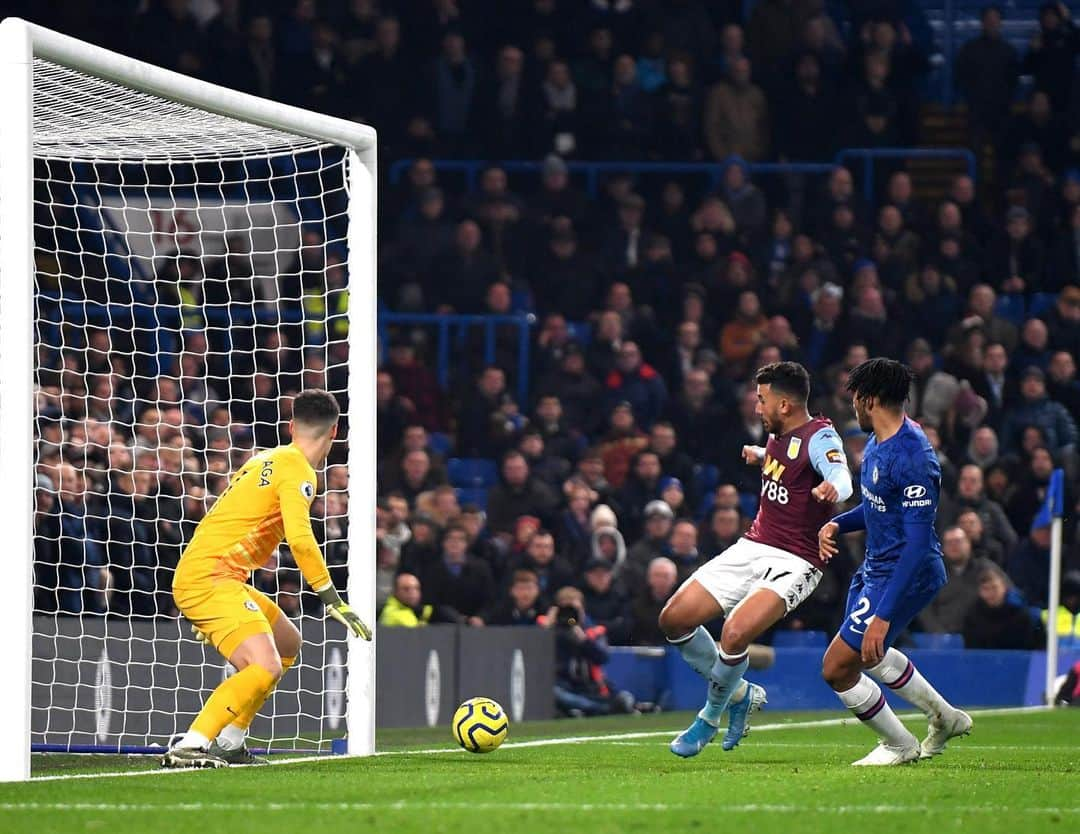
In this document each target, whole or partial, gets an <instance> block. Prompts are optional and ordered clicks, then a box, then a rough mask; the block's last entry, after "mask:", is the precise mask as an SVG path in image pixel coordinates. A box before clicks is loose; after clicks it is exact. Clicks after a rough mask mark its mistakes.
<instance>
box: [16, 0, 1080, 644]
mask: <svg viewBox="0 0 1080 834" xmlns="http://www.w3.org/2000/svg"><path fill="white" fill-rule="evenodd" d="M983 6H984V4H982V3H966V2H954V3H952V4H950V8H951V9H952V10H953V13H954V14H955V15H956V16H957V17H956V19H955V20H953V21H949V22H948V23H947V24H946V22H944V20H943V4H942V3H940V2H930V0H927V2H921V3H920V2H906V1H905V0H872V1H871V0H866V2H839V1H837V2H822V0H759V2H757V3H752V2H746V3H740V2H738V0H728V1H727V2H721V1H720V0H717V1H716V2H699V1H698V0H668V1H667V2H663V1H662V0H653V1H652V2H649V1H648V0H619V1H618V2H614V1H609V0H591V1H590V0H579V2H571V0H535V2H533V0H505V1H500V0H486V2H484V0H479V1H477V0H400V1H399V2H391V0H352V1H351V2H349V0H339V1H338V2H330V0H318V2H316V0H300V2H288V1H287V0H282V2H236V1H235V0H218V2H217V3H216V4H215V3H213V2H209V0H208V2H206V3H193V4H191V8H190V9H189V4H188V3H186V2H182V1H181V0H172V1H171V2H119V1H117V2H108V3H101V4H95V5H94V6H92V7H91V6H89V5H87V4H84V3H77V2H69V3H65V2H51V3H50V2H28V3H3V4H0V10H2V11H3V12H4V14H5V15H7V14H20V15H22V16H24V17H26V18H28V19H31V20H33V21H35V22H39V23H42V24H44V25H46V26H50V27H52V28H56V29H58V30H60V31H63V32H65V33H68V34H72V35H75V36H78V37H80V38H84V39H87V40H89V41H91V42H93V43H97V44H100V45H103V46H106V47H109V48H111V49H115V50H117V51H120V52H122V53H125V54H129V55H133V56H136V57H139V58H142V59H145V60H147V61H150V62H152V63H155V64H159V65H161V66H165V67H169V68H172V69H176V70H179V71H181V72H184V73H188V74H191V75H195V76H197V77H200V78H204V79H207V80H210V81H213V82H215V83H219V84H223V85H226V86H229V87H235V88H238V89H241V90H245V91H248V92H252V93H256V94H259V95H263V96H268V97H270V98H274V99H278V100H281V101H285V102H289V103H292V104H296V105H299V106H302V107H306V108H312V109H315V110H319V111H323V112H326V113H331V114H334V115H338V116H343V117H346V118H352V119H357V120H360V121H364V122H368V123H370V124H372V125H374V126H375V127H376V128H377V129H378V131H379V140H380V151H379V153H380V165H381V171H380V182H381V185H380V196H379V223H380V244H379V286H378V293H379V299H380V305H381V307H380V309H381V311H382V314H383V319H382V322H381V327H380V330H381V333H380V335H381V337H382V347H383V353H382V356H381V357H380V361H381V365H380V374H379V384H378V409H379V412H378V420H379V422H378V455H379V491H380V496H381V497H380V503H379V510H378V513H379V515H378V519H379V522H378V524H379V527H378V536H379V538H378V548H379V602H380V605H382V604H383V603H385V602H386V600H387V598H388V597H389V594H390V591H391V587H392V581H393V576H394V575H395V574H396V573H398V572H400V571H409V572H412V573H415V574H416V575H417V576H419V578H420V580H421V586H422V593H423V600H424V602H425V603H427V604H430V605H431V606H432V607H433V616H434V619H435V620H444V621H450V622H462V623H472V624H480V623H481V622H486V623H511V622H531V621H533V620H534V619H535V616H536V615H537V614H539V613H543V612H544V611H546V610H547V604H548V602H549V600H550V596H551V595H552V594H553V592H554V591H555V590H556V589H557V588H558V587H559V586H561V585H563V584H579V585H580V586H581V587H582V588H583V590H584V591H585V595H586V607H587V610H588V613H589V614H590V616H591V618H592V619H593V620H595V621H596V622H597V623H601V624H604V625H606V626H607V627H608V635H609V638H610V639H611V641H612V642H615V643H637V644H650V643H653V644H656V643H659V642H661V640H662V635H661V634H660V633H659V631H658V629H657V627H656V624H655V616H656V613H657V612H658V610H659V608H660V606H662V604H663V602H664V600H665V599H666V598H667V596H668V595H670V593H671V592H672V590H673V588H674V587H675V583H676V582H677V581H679V580H681V579H682V578H684V577H685V576H686V575H688V574H689V572H691V571H692V570H693V569H694V568H695V567H697V566H698V565H699V564H701V563H702V562H703V561H704V560H706V559H708V558H710V557H711V556H713V555H715V554H716V553H718V552H720V551H722V550H723V548H724V547H726V546H727V545H728V544H730V543H731V542H732V541H733V540H734V538H735V537H737V535H738V534H739V532H740V531H741V530H742V529H743V528H744V527H745V526H746V525H747V524H748V521H749V519H750V518H751V517H752V515H753V513H754V511H755V508H756V494H757V491H758V479H757V476H756V474H755V472H754V471H753V470H751V469H748V468H747V467H745V466H744V465H743V464H742V463H741V460H740V449H741V447H742V445H743V444H744V443H748V442H759V441H760V440H761V429H760V423H759V421H758V420H757V419H756V418H755V416H754V414H753V394H752V386H751V387H750V389H749V392H748V380H749V379H751V377H752V375H753V372H754V370H755V369H756V368H757V367H759V366H760V365H761V364H764V363H766V362H771V361H775V360H777V359H781V358H782V359H791V360H796V361H800V362H802V363H804V364H805V365H806V366H807V367H808V368H809V369H810V371H811V374H812V378H813V384H814V391H813V395H812V411H814V412H817V413H822V414H825V415H826V416H828V417H829V418H830V419H832V420H833V421H834V422H835V424H836V425H837V427H838V428H839V429H840V431H841V433H842V435H843V437H844V439H845V444H846V446H847V450H848V455H849V460H850V462H851V464H852V466H853V468H855V469H856V474H857V466H858V463H859V457H860V451H861V448H862V444H863V443H864V437H863V435H862V433H861V432H860V431H859V429H858V426H857V424H855V423H854V422H853V414H852V411H851V407H850V403H849V402H848V398H847V396H846V395H845V392H844V385H845V379H846V373H847V371H848V370H849V369H850V368H851V367H853V366H854V365H855V364H856V363H858V362H859V361H861V360H862V359H864V358H866V357H867V356H877V355H883V356H891V357H896V358H902V359H905V360H907V361H908V362H910V364H911V365H912V367H913V368H914V369H915V370H916V374H917V379H916V383H915V385H914V387H913V390H912V400H911V409H910V410H911V413H912V414H913V416H915V417H916V418H917V419H918V420H919V421H920V422H921V423H922V424H923V426H924V427H925V428H926V429H927V433H928V434H929V435H930V437H931V439H932V441H933V442H934V444H935V446H936V448H937V449H938V451H939V454H940V458H941V461H942V468H943V473H944V481H945V483H944V492H945V498H944V499H943V502H942V508H941V512H940V514H939V528H940V529H939V532H940V533H941V534H942V535H943V537H944V538H945V539H946V541H947V544H946V555H947V559H948V561H949V564H950V570H951V578H950V582H949V584H948V586H947V587H946V589H945V590H944V591H943V593H942V595H941V596H940V597H939V599H938V600H937V601H936V602H935V603H934V605H933V606H931V609H929V610H928V612H927V613H926V614H925V615H924V616H923V617H922V618H921V619H920V620H919V621H918V623H917V626H918V628H920V629H922V630H925V631H929V632H950V633H960V634H963V635H964V639H965V640H967V642H968V645H979V646H985V647H994V648H1035V647H1037V646H1039V645H1041V636H1040V632H1041V630H1042V624H1041V622H1040V619H1041V618H1040V612H1039V609H1040V608H1043V607H1045V605H1046V593H1047V584H1048V581H1047V576H1048V574H1047V555H1046V554H1047V547H1048V544H1047V541H1048V537H1047V534H1046V532H1045V530H1033V529H1032V520H1033V518H1034V516H1035V514H1036V511H1037V510H1038V508H1039V505H1040V503H1041V501H1042V497H1043V494H1044V492H1045V488H1046V485H1047V483H1048V480H1049V477H1050V473H1051V471H1052V470H1053V469H1054V468H1055V467H1063V468H1064V469H1065V470H1066V473H1067V495H1066V504H1065V507H1066V513H1067V519H1066V537H1065V557H1064V558H1065V568H1066V574H1065V577H1066V579H1065V595H1064V599H1065V602H1066V604H1067V605H1069V606H1071V607H1070V608H1069V615H1068V620H1069V622H1068V625H1067V628H1069V629H1071V628H1073V624H1072V616H1071V615H1072V614H1075V613H1076V610H1077V608H1078V607H1080V575H1078V574H1077V573H1076V572H1075V571H1076V570H1077V569H1080V549H1078V545H1077V538H1076V527H1075V524H1074V516H1075V512H1074V509H1075V502H1076V497H1077V496H1076V491H1075V473H1076V463H1077V461H1076V450H1077V421H1078V419H1080V382H1078V381H1077V375H1076V374H1077V372H1076V361H1077V356H1078V355H1080V84H1078V83H1076V81H1075V79H1076V75H1075V70H1074V62H1075V57H1076V53H1077V51H1078V50H1080V32H1078V31H1077V29H1076V28H1075V27H1074V26H1073V24H1072V23H1071V21H1069V20H1068V19H1067V18H1066V17H1065V16H1063V14H1062V9H1059V8H1058V7H1057V6H1055V5H1054V4H1042V5H1041V6H1040V4H1036V3H1032V2H1021V1H1020V0H1017V1H1016V2H1010V3H1004V4H1002V10H1003V13H1004V22H1003V23H1000V22H998V21H996V20H995V15H996V13H995V12H993V11H991V12H989V13H987V14H986V15H985V16H984V18H983V24H980V22H979V17H980V11H981V10H982V8H983ZM193 10H194V11H193ZM984 24H989V26H990V28H991V29H994V28H997V29H999V30H1000V33H999V34H996V35H994V36H987V35H985V34H980V25H984ZM916 147H917V148H920V149H923V150H924V151H925V150H928V149H929V150H931V151H932V152H931V153H923V154H921V155H920V154H911V153H910V152H909V151H908V150H907V149H912V148H916ZM853 148H854V149H861V151H860V152H858V153H847V154H843V153H842V152H844V151H845V150H846V149H853ZM867 149H869V150H871V151H875V153H867V152H866V150H867ZM942 149H945V152H944V153H939V152H938V151H941V150H942ZM883 150H885V151H886V152H885V153H881V151H883ZM838 154H839V155H840V156H838ZM837 159H841V160H843V161H844V164H845V166H846V167H842V166H841V165H839V164H837V163H836V160H837ZM432 160H440V161H437V162H435V163H433V162H432ZM488 160H508V161H511V162H512V163H513V164H509V165H506V166H500V165H499V164H497V163H488V162H487V161H488ZM593 162H598V163H605V164H603V165H600V166H594V165H590V164H587V163H593ZM521 163H528V164H521ZM425 315H429V316H437V317H438V318H424V316H425ZM491 316H498V317H499V318H488V317H491ZM465 317H478V318H465ZM440 328H445V333H446V335H445V336H444V337H443V339H442V340H440ZM285 348H286V352H287V349H288V348H289V346H288V345H286V346H285ZM296 361H297V367H296V368H295V369H294V370H295V381H294V382H295V384H299V381H300V380H301V379H303V378H305V373H304V372H305V371H311V370H313V369H312V368H311V367H309V366H308V365H307V364H305V359H304V357H302V356H301V357H297V360H296ZM80 370H81V371H86V370H87V368H86V367H82V368H81V369H80ZM315 370H316V371H317V370H318V369H315ZM311 378H318V373H313V374H312V375H311ZM280 393H283V394H284V393H288V389H287V387H284V388H283V390H282V391H280ZM232 418H233V419H234V420H236V419H243V418H242V416H239V415H237V414H233V415H232ZM511 451H519V452H520V453H521V454H522V455H523V459H522V458H521V457H517V456H515V455H510V457H509V458H507V453H509V452H511ZM514 471H516V472H517V473H518V474H517V476H516V477H512V478H511V480H510V481H507V480H506V477H505V476H506V475H507V474H512V472H514ZM90 474H91V475H92V474H93V473H90ZM99 474H102V473H99ZM105 480H107V479H105ZM42 486H43V487H44V485H42ZM43 500H44V499H43ZM161 501H162V502H165V503H167V502H168V501H172V502H174V503H176V504H177V507H176V508H174V509H175V510H176V513H179V514H181V515H182V513H183V510H182V509H181V508H180V507H179V504H180V503H181V502H182V498H181V496H179V495H174V496H162V498H161ZM656 501H664V502H666V503H665V504H664V505H658V504H656V503H654V502H656ZM602 506H603V507H607V508H609V509H608V510H604V509H600V507H602ZM45 509H47V508H45ZM170 512H171V510H170V511H168V512H165V511H163V512H159V513H157V514H156V515H154V516H153V517H152V518H151V519H149V520H148V521H146V522H145V523H144V524H141V525H136V526H135V527H134V530H135V533H134V535H135V537H136V541H135V542H134V544H135V545H139V544H140V543H141V544H148V543H149V542H151V541H155V542H156V541H159V540H161V541H172V538H174V536H173V532H174V531H171V530H170V532H169V534H168V536H166V535H165V534H164V533H163V532H162V530H159V529H155V525H160V524H163V523H167V522H166V521H160V520H158V519H161V518H168V517H170V515H169V513H170ZM45 516H47V513H46V514H45ZM178 517H179V516H178ZM43 523H44V522H43ZM335 523H340V520H338V521H336V522H335ZM954 525H955V527H954ZM459 526H462V527H464V528H465V531H466V535H467V541H468V546H467V555H466V559H465V562H464V566H463V568H461V569H459V568H457V567H452V568H451V567H448V566H447V561H446V560H445V559H443V558H442V546H441V541H442V537H443V536H444V535H445V533H446V531H447V530H451V531H453V530H456V529H458V527H459ZM538 530H540V531H550V533H551V534H552V537H553V547H552V546H549V545H548V540H547V537H546V536H545V535H544V534H543V532H539V533H538ZM601 531H606V532H601ZM39 532H40V531H39ZM190 532H191V531H190V530H189V529H187V528H186V527H185V528H183V529H182V530H181V535H182V536H187V535H190ZM43 535H44V534H43ZM88 535H89V534H88ZM140 537H141V538H142V541H141V542H140V541H139V539H140ZM46 538H48V539H50V540H51V539H52V538H54V536H53V535H52V534H48V535H46ZM55 538H56V542H54V543H53V544H52V545H51V546H55V547H57V548H63V547H66V546H71V544H70V539H67V538H61V537H59V536H55ZM181 543H182V541H176V542H173V544H174V545H175V546H176V547H179V545H180V544H181ZM177 553H178V550H177ZM63 556H64V554H63V553H54V554H52V556H51V558H54V559H58V560H59V561H60V562H63V561H64V558H63ZM858 556H859V554H858V550H857V542H855V541H849V542H847V543H846V548H845V551H844V552H843V553H842V554H841V558H839V559H837V560H836V562H835V563H834V565H833V566H832V567H831V568H830V571H829V572H828V574H827V576H826V579H825V580H824V581H823V582H822V583H821V586H820V587H819V588H818V590H817V592H816V593H815V595H814V596H813V597H812V598H811V600H810V601H809V602H808V603H807V604H806V605H805V606H804V607H803V608H801V609H800V610H799V611H798V612H797V613H796V614H794V615H793V616H792V618H790V619H789V620H788V621H787V622H785V623H784V624H783V626H782V628H784V629H806V630H817V631H829V630H830V629H832V628H834V627H835V626H836V625H837V623H838V620H839V616H840V613H841V606H842V603H843V598H844V593H845V590H846V585H847V581H848V577H849V576H850V574H851V572H852V571H853V570H854V569H855V567H856V566H857V560H858ZM658 557H663V558H665V559H670V560H671V563H668V562H654V560H655V559H657V558H658ZM343 561H344V560H343V559H341V558H337V560H336V563H337V564H343ZM605 563H610V564H611V566H612V567H613V568H614V571H611V570H608V569H607V568H606V567H605ZM990 565H996V566H997V567H998V568H1000V569H1001V570H1002V571H1003V572H1004V577H1005V579H1006V581H1007V583H1008V593H1007V594H1006V596H1005V598H1004V600H998V599H995V600H992V601H987V600H985V599H980V596H979V585H978V577H979V576H980V575H982V574H983V573H984V572H985V571H986V570H987V568H988V566H990ZM586 568H588V570H586ZM166 569H168V565H166ZM521 569H526V570H531V571H533V572H534V573H535V574H536V576H537V577H538V580H539V586H540V597H539V599H538V600H536V602H535V603H533V604H532V605H526V606H524V609H523V610H521V607H520V606H515V604H514V603H513V599H512V597H511V596H510V595H509V585H510V582H511V578H512V577H513V575H514V571H515V570H521ZM1070 571H1072V572H1071V573H1070ZM609 577H610V581H609ZM286 584H288V580H286ZM42 590H43V592H42V593H39V597H38V600H37V603H38V606H39V608H49V607H50V606H52V607H55V606H56V604H57V603H56V599H55V594H54V595H53V597H52V600H51V602H50V600H49V599H48V598H49V593H48V590H49V589H48V588H44V589H39V591H42ZM109 604H110V605H111V606H113V608H114V609H116V610H123V608H124V606H123V603H122V602H121V601H119V600H114V601H113V602H111V603H109ZM304 604H305V605H306V604H308V601H307V600H306V599H305V601H304ZM97 613H101V612H97ZM160 613H163V614H168V613H170V612H169V610H168V606H167V605H163V606H161V610H160ZM1002 622H1008V623H1009V627H1008V628H1003V627H1001V625H1000V624H1001V623H1002Z"/></svg>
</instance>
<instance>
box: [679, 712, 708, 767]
mask: <svg viewBox="0 0 1080 834" xmlns="http://www.w3.org/2000/svg"><path fill="white" fill-rule="evenodd" d="M716 731H717V728H716V727H714V726H713V725H712V724H710V723H709V722H707V721H705V720H704V719H702V718H695V719H694V723H693V724H691V725H690V726H689V727H687V728H686V729H685V730H683V731H682V732H681V733H679V734H678V735H677V736H676V737H675V740H674V741H673V742H671V752H672V753H674V754H675V755H676V756H682V757H683V758H684V759H689V758H690V757H691V756H696V755H697V754H698V753H700V752H701V751H702V750H704V749H705V745H706V744H708V743H709V742H710V741H712V740H713V739H714V738H715V737H716Z"/></svg>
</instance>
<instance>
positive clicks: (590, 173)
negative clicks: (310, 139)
mask: <svg viewBox="0 0 1080 834" xmlns="http://www.w3.org/2000/svg"><path fill="white" fill-rule="evenodd" d="M415 161H416V160H414V159H399V160H398V161H397V162H395V163H394V164H392V165H391V166H390V184H391V185H397V184H398V183H399V182H401V178H402V177H403V176H404V175H405V173H406V171H408V169H409V166H410V165H412V164H413V162H415ZM432 164H433V165H434V166H435V170H436V171H445V172H447V173H458V174H464V175H465V188H466V190H467V191H475V190H476V184H477V180H478V179H479V177H480V173H481V172H482V171H483V170H484V169H485V168H489V167H491V166H493V165H495V166H498V167H499V168H502V169H503V170H504V171H506V173H508V174H539V173H540V170H541V169H542V168H543V167H544V164H543V162H536V161H533V160H519V159H515V160H502V161H494V160H485V159H435V160H432ZM727 164H728V163H727V161H726V160H723V161H720V162H588V161H577V160H575V161H569V162H567V163H566V167H567V168H568V169H569V171H570V173H571V174H580V175H583V176H584V177H585V190H586V191H587V192H588V194H589V196H590V197H596V196H597V195H598V194H599V191H600V178H601V177H602V176H604V175H605V174H626V173H629V174H645V175H649V174H670V175H672V176H686V175H689V176H704V177H706V178H707V179H708V181H709V186H710V188H713V189H716V188H719V187H720V180H721V177H722V176H723V173H724V169H725V168H726V167H727ZM832 168H833V166H832V165H831V164H829V163H827V162H753V163H750V173H751V175H753V174H827V173H829V171H831V170H832Z"/></svg>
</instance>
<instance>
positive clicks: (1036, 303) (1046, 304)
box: [1027, 292, 1057, 318]
mask: <svg viewBox="0 0 1080 834" xmlns="http://www.w3.org/2000/svg"><path fill="white" fill-rule="evenodd" d="M1056 301H1057V293H1052V292H1037V293H1035V295H1033V296H1032V297H1031V303H1030V304H1029V305H1028V308H1027V316H1028V318H1032V317H1033V316H1041V315H1042V314H1043V313H1045V312H1046V311H1047V310H1049V309H1050V308H1051V307H1053V306H1054V303H1055V302H1056Z"/></svg>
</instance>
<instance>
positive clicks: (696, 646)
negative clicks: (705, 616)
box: [668, 626, 719, 680]
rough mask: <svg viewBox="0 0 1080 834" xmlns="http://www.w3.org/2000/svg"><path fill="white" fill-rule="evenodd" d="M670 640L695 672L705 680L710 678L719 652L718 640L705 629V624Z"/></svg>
mask: <svg viewBox="0 0 1080 834" xmlns="http://www.w3.org/2000/svg"><path fill="white" fill-rule="evenodd" d="M668 642H669V643H671V645H673V646H674V647H675V648H676V649H678V650H679V654H681V655H682V656H683V659H684V660H685V661H686V662H687V663H689V664H690V666H691V668H692V669H693V670H694V671H695V672H697V673H698V674H699V675H701V677H703V678H705V680H708V679H709V675H710V674H712V668H713V666H715V665H716V658H717V656H718V655H719V652H718V651H717V648H716V641H715V640H713V639H712V635H710V634H709V632H708V631H706V630H705V626H698V627H697V628H696V629H694V630H693V631H691V632H690V633H689V634H687V635H685V636H683V637H677V638H676V639H674V640H668Z"/></svg>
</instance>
